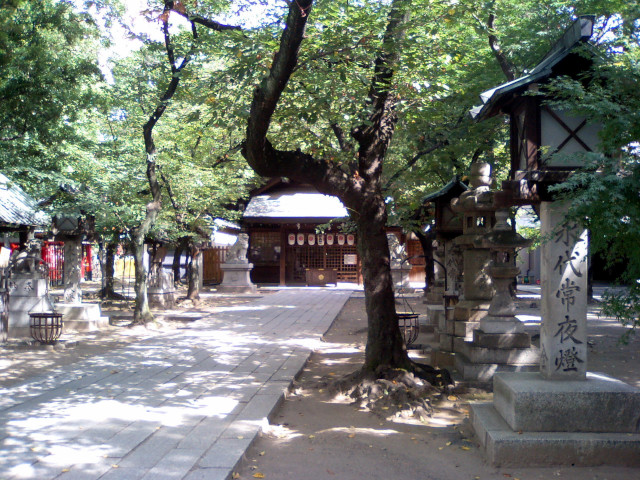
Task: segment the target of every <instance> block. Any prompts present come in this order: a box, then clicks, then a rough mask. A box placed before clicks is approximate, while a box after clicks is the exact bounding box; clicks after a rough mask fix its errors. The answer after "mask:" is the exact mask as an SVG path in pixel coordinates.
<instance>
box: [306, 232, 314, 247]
mask: <svg viewBox="0 0 640 480" xmlns="http://www.w3.org/2000/svg"><path fill="white" fill-rule="evenodd" d="M307 241H308V242H309V245H315V244H316V236H315V234H313V233H310V234H309V235H307Z"/></svg>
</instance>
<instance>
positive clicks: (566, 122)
mask: <svg viewBox="0 0 640 480" xmlns="http://www.w3.org/2000/svg"><path fill="white" fill-rule="evenodd" d="M594 24H595V17H593V16H581V17H578V19H577V20H576V21H575V22H574V23H573V24H572V25H571V27H569V28H568V29H567V31H566V32H565V34H564V36H563V37H562V38H561V39H560V40H559V41H558V42H557V43H556V44H555V45H554V46H553V48H552V49H551V50H550V51H549V52H548V53H547V54H546V55H545V57H544V58H543V59H542V60H541V61H540V63H538V65H537V66H536V67H535V68H533V69H532V70H531V71H530V72H529V73H528V74H527V75H525V76H523V77H521V78H518V79H516V80H513V81H511V82H508V83H505V84H503V85H500V86H498V87H495V88H492V89H491V90H488V91H486V92H484V93H482V94H481V95H480V98H481V100H482V102H483V103H482V105H480V106H478V107H475V108H474V109H473V110H472V111H471V115H472V117H474V118H475V119H476V120H483V119H487V118H490V117H493V116H496V115H501V114H506V115H509V120H510V122H509V125H510V145H511V147H510V148H511V173H510V180H507V181H505V182H503V184H502V190H503V191H502V192H499V194H498V196H497V199H496V201H497V204H498V206H500V207H503V206H504V207H507V206H513V205H527V204H537V203H539V202H540V201H544V200H549V199H550V196H549V194H548V187H549V186H550V185H553V184H556V183H558V182H561V181H563V180H565V179H566V178H567V175H568V174H569V173H570V172H571V171H573V170H575V169H576V168H579V167H581V161H580V157H579V156H575V155H574V156H572V154H575V153H584V152H593V151H595V150H596V149H597V146H598V143H599V138H598V132H599V131H600V130H601V126H600V125H598V124H594V123H589V122H587V120H586V119H585V118H581V117H577V116H573V115H572V114H570V113H569V112H567V111H562V110H560V109H558V108H556V107H552V106H551V105H549V104H548V103H547V101H548V100H549V99H548V98H546V97H545V96H544V95H541V94H533V93H536V92H539V91H541V90H543V85H544V84H545V83H547V82H549V80H551V79H553V78H556V77H559V76H570V77H573V78H576V77H577V76H578V75H579V74H581V73H584V72H585V71H587V70H588V69H589V68H590V67H591V65H592V60H591V59H590V58H589V56H588V55H585V53H584V52H585V50H584V49H582V48H579V47H586V48H587V49H588V45H589V43H588V41H589V39H590V38H591V37H592V35H593V29H594Z"/></svg>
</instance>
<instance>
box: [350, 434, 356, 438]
mask: <svg viewBox="0 0 640 480" xmlns="http://www.w3.org/2000/svg"><path fill="white" fill-rule="evenodd" d="M348 436H349V438H354V437H355V436H356V434H355V433H351V434H349V435H348Z"/></svg>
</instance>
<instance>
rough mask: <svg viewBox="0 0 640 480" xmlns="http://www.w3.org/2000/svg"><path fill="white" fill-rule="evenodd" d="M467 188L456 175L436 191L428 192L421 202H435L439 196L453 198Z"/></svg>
mask: <svg viewBox="0 0 640 480" xmlns="http://www.w3.org/2000/svg"><path fill="white" fill-rule="evenodd" d="M467 190H469V187H468V186H467V185H466V184H465V183H463V182H462V181H461V180H460V177H459V176H458V175H456V176H454V177H453V178H452V179H451V181H450V182H449V183H447V184H446V185H445V186H444V187H442V188H441V189H440V190H438V191H437V192H433V193H430V194H429V195H427V196H426V197H424V198H423V199H422V203H423V204H425V203H431V202H435V201H436V200H438V199H440V198H445V199H446V198H447V197H450V198H453V197H457V196H459V195H460V194H461V193H462V192H465V191H467Z"/></svg>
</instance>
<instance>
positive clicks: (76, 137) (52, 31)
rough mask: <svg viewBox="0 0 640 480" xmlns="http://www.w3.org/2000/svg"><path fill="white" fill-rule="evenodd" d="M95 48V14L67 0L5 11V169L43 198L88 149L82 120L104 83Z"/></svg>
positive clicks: (1, 161) (1, 146) (0, 130)
mask: <svg viewBox="0 0 640 480" xmlns="http://www.w3.org/2000/svg"><path fill="white" fill-rule="evenodd" d="M5 3H6V2H5ZM97 48H98V35H97V28H96V26H95V25H94V24H93V22H92V20H91V18H90V17H88V16H87V15H83V14H79V13H77V12H75V11H74V9H73V7H72V5H70V4H69V3H67V2H60V1H54V0H42V1H38V2H26V1H13V2H10V3H9V5H5V6H3V8H2V9H0V168H1V169H2V170H3V172H4V173H6V174H8V175H9V176H10V177H12V178H13V179H14V180H16V181H19V182H20V183H22V184H23V185H25V188H27V190H29V191H30V192H31V193H33V194H35V195H37V196H40V195H43V194H45V193H46V192H49V193H50V192H51V190H52V186H53V185H55V184H56V183H57V184H60V183H65V182H67V180H68V178H69V176H70V174H72V173H73V169H74V165H75V164H76V162H81V161H82V160H83V157H84V155H85V152H86V151H87V150H88V149H89V148H90V143H91V139H89V138H87V137H86V136H85V132H84V131H83V130H82V128H81V127H80V125H81V123H82V120H83V119H84V118H86V114H85V109H87V108H89V106H90V105H91V103H92V102H93V101H94V100H95V94H96V91H95V86H96V84H97V83H99V81H100V74H99V70H98V67H97V61H96V59H97Z"/></svg>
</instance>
